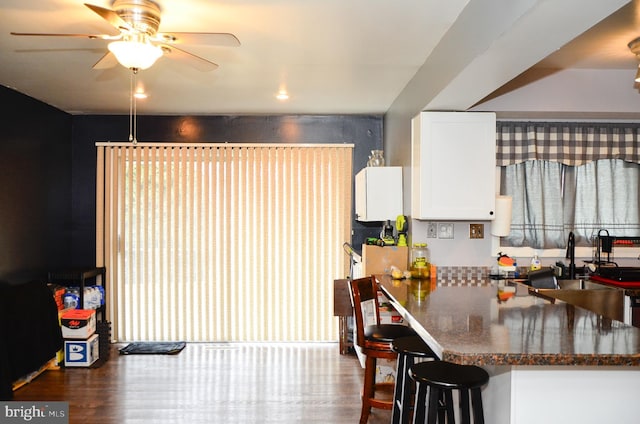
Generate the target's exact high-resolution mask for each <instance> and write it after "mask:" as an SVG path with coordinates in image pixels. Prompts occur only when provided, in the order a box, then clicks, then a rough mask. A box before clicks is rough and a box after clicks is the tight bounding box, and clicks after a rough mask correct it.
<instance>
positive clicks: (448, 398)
mask: <svg viewBox="0 0 640 424" xmlns="http://www.w3.org/2000/svg"><path fill="white" fill-rule="evenodd" d="M443 391H444V407H445V411H446V412H447V423H451V424H454V423H455V422H456V417H455V415H454V412H453V392H452V391H451V390H443ZM442 422H443V423H444V420H443V421H442Z"/></svg>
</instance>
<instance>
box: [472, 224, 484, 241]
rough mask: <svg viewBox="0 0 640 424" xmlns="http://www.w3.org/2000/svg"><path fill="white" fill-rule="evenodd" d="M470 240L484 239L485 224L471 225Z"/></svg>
mask: <svg viewBox="0 0 640 424" xmlns="http://www.w3.org/2000/svg"><path fill="white" fill-rule="evenodd" d="M469 238H470V239H482V238H484V224H469Z"/></svg>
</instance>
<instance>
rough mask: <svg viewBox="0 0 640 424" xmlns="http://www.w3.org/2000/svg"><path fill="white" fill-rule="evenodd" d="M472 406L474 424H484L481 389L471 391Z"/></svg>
mask: <svg viewBox="0 0 640 424" xmlns="http://www.w3.org/2000/svg"><path fill="white" fill-rule="evenodd" d="M471 406H472V408H473V424H484V412H483V410H482V392H481V391H480V388H479V387H477V388H475V389H471Z"/></svg>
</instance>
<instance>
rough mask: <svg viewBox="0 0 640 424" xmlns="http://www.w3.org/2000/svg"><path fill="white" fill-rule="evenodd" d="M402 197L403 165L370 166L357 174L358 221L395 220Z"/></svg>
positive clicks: (400, 206) (400, 211)
mask: <svg viewBox="0 0 640 424" xmlns="http://www.w3.org/2000/svg"><path fill="white" fill-rule="evenodd" d="M402 198H403V197H402V167H401V166H368V167H366V168H364V169H362V171H360V172H358V173H357V174H356V219H357V220H358V221H386V220H390V221H395V220H396V217H397V216H398V215H402Z"/></svg>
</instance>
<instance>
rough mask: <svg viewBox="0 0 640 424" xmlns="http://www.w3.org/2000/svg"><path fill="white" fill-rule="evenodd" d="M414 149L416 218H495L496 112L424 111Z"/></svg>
mask: <svg viewBox="0 0 640 424" xmlns="http://www.w3.org/2000/svg"><path fill="white" fill-rule="evenodd" d="M411 149H412V151H411V216H412V218H415V219H429V220H493V218H494V210H495V196H496V192H495V191H496V180H495V178H496V171H495V166H496V115H495V113H485V112H422V113H420V114H419V115H418V116H416V117H415V118H414V119H413V120H412V121H411Z"/></svg>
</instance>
